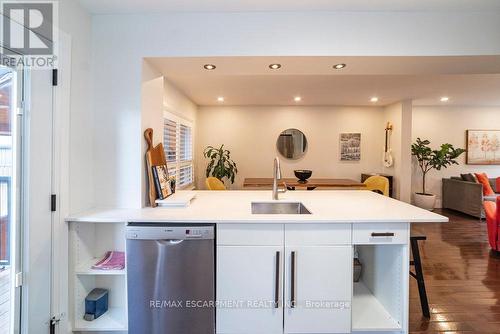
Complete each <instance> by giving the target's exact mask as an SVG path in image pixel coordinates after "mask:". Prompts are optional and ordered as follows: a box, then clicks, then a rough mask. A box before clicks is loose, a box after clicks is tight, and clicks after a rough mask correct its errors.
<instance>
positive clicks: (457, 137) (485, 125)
mask: <svg viewBox="0 0 500 334" xmlns="http://www.w3.org/2000/svg"><path fill="white" fill-rule="evenodd" d="M467 129H500V107H483V108H481V107H439V106H438V107H416V106H414V107H413V140H415V139H416V138H417V137H420V138H421V139H429V140H430V141H431V146H432V147H433V148H438V147H439V146H440V145H441V144H443V143H450V144H453V145H454V146H455V147H461V148H464V149H465V147H466V135H465V131H466V130H467ZM458 161H459V163H460V165H459V166H451V167H449V168H448V169H443V170H442V171H432V172H429V174H427V191H428V192H431V193H433V194H436V195H437V196H438V203H437V205H438V206H440V205H441V185H442V182H441V179H442V178H443V177H450V176H460V174H461V173H474V172H486V173H487V174H488V176H490V177H497V176H500V166H477V165H466V164H465V153H464V154H463V155H462V156H461V157H460V158H459V160H458ZM421 187H422V180H421V173H420V171H419V169H418V166H416V164H414V170H413V175H412V189H413V191H421Z"/></svg>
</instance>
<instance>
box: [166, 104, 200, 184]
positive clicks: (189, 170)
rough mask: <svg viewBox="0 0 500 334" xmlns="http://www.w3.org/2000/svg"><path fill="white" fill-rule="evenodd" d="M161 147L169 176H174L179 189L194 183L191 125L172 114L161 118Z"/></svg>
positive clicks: (167, 113)
mask: <svg viewBox="0 0 500 334" xmlns="http://www.w3.org/2000/svg"><path fill="white" fill-rule="evenodd" d="M163 146H164V149H165V157H166V158H167V168H168V173H169V175H174V176H175V178H176V180H177V187H178V188H179V189H184V188H189V187H192V186H193V183H194V168H193V124H192V123H191V122H189V121H187V120H185V119H182V118H180V117H178V116H176V115H174V114H172V113H169V112H165V113H164V118H163Z"/></svg>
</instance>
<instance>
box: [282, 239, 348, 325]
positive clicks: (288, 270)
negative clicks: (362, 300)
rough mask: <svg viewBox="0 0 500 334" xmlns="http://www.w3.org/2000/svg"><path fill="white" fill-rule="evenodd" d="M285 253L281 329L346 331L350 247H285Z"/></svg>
mask: <svg viewBox="0 0 500 334" xmlns="http://www.w3.org/2000/svg"><path fill="white" fill-rule="evenodd" d="M285 254H286V259H285V276H286V279H285V322H284V323H285V333H287V334H292V333H304V334H305V333H307V334H308V333H315V334H319V333H350V331H351V299H352V297H351V294H352V292H351V290H352V247H351V246H303V247H285Z"/></svg>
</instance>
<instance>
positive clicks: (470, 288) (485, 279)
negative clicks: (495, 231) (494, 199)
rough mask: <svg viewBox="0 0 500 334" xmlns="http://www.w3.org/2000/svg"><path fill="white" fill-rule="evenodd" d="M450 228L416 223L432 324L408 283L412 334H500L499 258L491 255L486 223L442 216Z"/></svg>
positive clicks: (413, 285) (412, 282) (448, 213)
mask: <svg viewBox="0 0 500 334" xmlns="http://www.w3.org/2000/svg"><path fill="white" fill-rule="evenodd" d="M438 213H441V214H444V215H446V216H448V217H449V218H450V223H447V224H413V226H412V234H414V235H419V234H423V235H426V236H427V241H421V242H420V244H421V247H420V254H421V257H422V261H423V269H424V275H425V283H426V288H427V295H428V298H429V305H430V308H431V319H430V320H429V319H426V318H424V317H423V316H422V312H421V309H420V300H419V297H418V290H417V284H416V282H415V280H414V279H412V278H411V279H410V333H500V258H494V257H492V256H491V255H490V253H489V246H488V240H487V231H486V223H485V222H484V221H481V222H480V221H479V220H478V219H475V218H472V217H469V216H466V215H461V214H459V213H455V212H452V211H439V212H438Z"/></svg>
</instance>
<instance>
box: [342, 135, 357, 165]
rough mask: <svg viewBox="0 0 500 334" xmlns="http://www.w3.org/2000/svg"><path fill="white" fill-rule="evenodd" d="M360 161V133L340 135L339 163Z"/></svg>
mask: <svg viewBox="0 0 500 334" xmlns="http://www.w3.org/2000/svg"><path fill="white" fill-rule="evenodd" d="M360 160H361V133H341V134H340V161H360Z"/></svg>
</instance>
